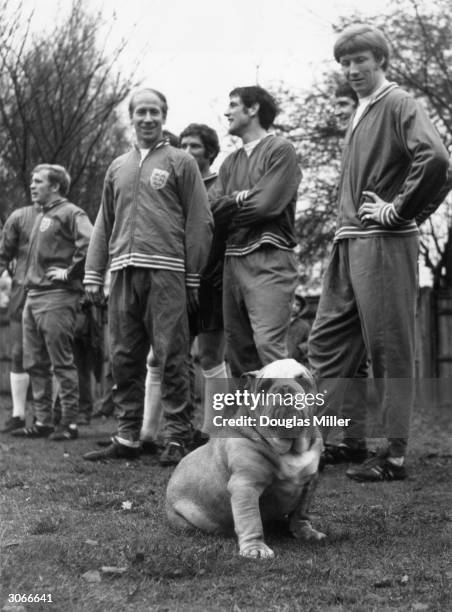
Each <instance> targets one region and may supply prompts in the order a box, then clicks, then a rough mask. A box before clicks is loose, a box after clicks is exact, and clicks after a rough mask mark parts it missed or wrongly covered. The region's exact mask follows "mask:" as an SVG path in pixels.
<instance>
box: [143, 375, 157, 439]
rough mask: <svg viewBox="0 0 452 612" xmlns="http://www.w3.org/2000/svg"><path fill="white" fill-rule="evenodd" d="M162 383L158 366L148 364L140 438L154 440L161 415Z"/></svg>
mask: <svg viewBox="0 0 452 612" xmlns="http://www.w3.org/2000/svg"><path fill="white" fill-rule="evenodd" d="M161 397H162V385H161V375H160V368H159V366H148V371H147V374H146V383H145V386H144V411H143V423H142V425H141V432H140V439H141V440H155V439H156V438H157V433H158V430H159V426H160V419H161V416H162V404H161V401H160V400H161Z"/></svg>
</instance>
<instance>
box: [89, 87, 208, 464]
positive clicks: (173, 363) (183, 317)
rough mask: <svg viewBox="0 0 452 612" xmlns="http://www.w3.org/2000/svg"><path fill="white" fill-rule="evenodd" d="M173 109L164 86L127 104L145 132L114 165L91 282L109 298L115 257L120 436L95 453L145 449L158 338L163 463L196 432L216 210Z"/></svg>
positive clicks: (112, 314) (113, 320)
mask: <svg viewBox="0 0 452 612" xmlns="http://www.w3.org/2000/svg"><path fill="white" fill-rule="evenodd" d="M167 110H168V105H167V101H166V98H165V96H164V95H163V94H162V93H160V92H159V91H156V90H154V89H140V90H138V91H136V92H134V94H133V95H132V97H131V100H130V104H129V114H130V119H131V122H132V125H133V127H134V130H135V134H136V140H137V142H136V145H135V146H134V148H133V150H132V151H130V152H129V153H126V154H125V155H122V156H120V157H118V158H117V159H115V160H114V161H113V163H112V164H111V166H110V167H109V169H108V171H107V174H106V177H105V183H104V192H103V197H102V204H101V208H100V210H99V213H98V216H97V219H96V223H95V228H94V233H93V237H92V240H91V243H90V246H89V250H88V256H87V263H86V273H85V281H84V282H85V288H86V292H87V295H88V296H89V298H90V299H91V300H92V301H93V302H98V301H99V300H100V299H101V298H102V285H103V278H104V274H105V271H106V268H107V264H108V263H109V262H110V265H111V285H110V294H109V300H108V315H109V334H110V347H111V361H112V374H113V381H114V383H115V386H114V388H113V399H114V402H115V404H116V405H117V406H118V407H119V410H120V413H119V421H118V433H117V435H116V436H115V437H114V438H113V440H112V444H111V445H110V446H109V447H107V448H104V449H102V450H99V451H93V452H91V453H88V454H86V455H85V456H84V458H85V459H87V460H89V461H98V460H104V459H121V458H125V459H133V458H135V457H137V456H138V455H139V452H140V429H141V423H142V417H143V401H144V381H145V376H146V355H147V353H148V351H149V346H150V345H152V348H153V351H154V355H155V357H156V359H157V361H158V363H159V366H160V368H161V372H162V404H163V413H164V423H163V436H164V441H165V446H164V449H163V452H162V454H161V456H160V463H161V464H162V465H173V464H176V463H178V461H179V460H180V459H181V458H182V457H183V455H184V454H185V450H186V446H187V443H189V442H190V438H191V431H192V426H191V421H190V403H189V379H188V361H187V360H188V343H189V339H188V323H187V302H188V309H189V310H191V311H194V310H195V309H196V307H197V299H198V298H197V294H198V287H199V282H200V278H201V273H202V271H203V268H204V266H205V264H206V262H207V258H208V255H209V249H210V243H211V234H212V216H211V213H210V208H209V204H208V201H207V194H206V190H205V188H204V185H203V181H202V178H201V174H200V172H199V169H198V166H197V164H196V161H195V160H194V159H193V158H192V157H191V156H190V155H188V154H187V153H185V152H184V151H181V150H180V149H176V148H174V147H172V146H171V145H170V144H169V143H168V140H167V139H166V138H164V136H163V134H162V131H163V125H164V123H165V120H166V115H167Z"/></svg>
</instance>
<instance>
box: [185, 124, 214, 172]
mask: <svg viewBox="0 0 452 612" xmlns="http://www.w3.org/2000/svg"><path fill="white" fill-rule="evenodd" d="M186 136H197V137H198V138H199V139H200V141H201V142H202V144H203V145H204V148H205V150H206V157H207V159H208V160H209V162H210V163H212V162H213V161H214V159H215V158H216V156H217V155H218V153H219V152H220V143H219V141H218V134H217V133H216V131H215V130H213V129H212V128H211V127H209V126H208V125H206V124H205V123H190V125H188V126H187V127H186V128H185V130H183V132H181V134H180V136H179V138H180V140H181V141H182V139H183V138H185V137H186Z"/></svg>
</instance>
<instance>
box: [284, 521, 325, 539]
mask: <svg viewBox="0 0 452 612" xmlns="http://www.w3.org/2000/svg"><path fill="white" fill-rule="evenodd" d="M290 532H291V533H292V535H293V536H294V537H295V538H297V540H304V541H305V542H320V541H321V540H324V539H325V538H326V535H325V534H324V533H322V532H321V531H317V530H316V529H314V527H313V526H312V525H311V522H310V521H297V522H294V523H291V524H290Z"/></svg>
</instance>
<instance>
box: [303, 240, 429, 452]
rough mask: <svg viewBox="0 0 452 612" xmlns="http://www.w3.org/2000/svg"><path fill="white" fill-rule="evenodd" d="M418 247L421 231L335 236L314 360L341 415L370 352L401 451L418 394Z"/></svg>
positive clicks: (386, 417)
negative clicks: (339, 238)
mask: <svg viewBox="0 0 452 612" xmlns="http://www.w3.org/2000/svg"><path fill="white" fill-rule="evenodd" d="M418 246H419V239H418V237H417V236H407V237H402V236H394V235H389V234H388V235H376V236H371V237H366V238H348V239H342V240H339V241H337V242H336V243H334V245H333V251H332V254H331V258H330V262H329V265H328V268H327V271H326V273H325V277H324V282H323V289H322V294H321V297H320V302H319V306H318V310H317V316H316V319H315V321H314V325H313V328H312V331H311V335H310V340H309V361H310V364H311V367H312V368H313V370H314V373H315V375H316V377H317V379H318V380H319V381H321V382H319V385H320V386H319V390H321V391H326V402H327V406H328V412H329V413H333V414H340V413H341V408H342V402H343V399H344V392H345V390H346V389H347V387H348V388H350V384H351V381H350V380H349V379H352V378H354V377H355V376H356V375H357V372H358V369H359V366H360V364H362V362H363V360H364V359H365V357H366V351H367V353H368V355H369V357H370V359H371V364H372V371H373V376H374V378H375V380H374V383H375V389H376V393H377V398H378V402H377V404H378V409H379V411H380V415H379V416H380V417H381V419H382V426H383V429H382V434H383V435H384V437H386V438H388V440H389V452H390V455H392V456H394V457H396V456H397V457H400V456H403V455H405V451H406V446H407V439H408V431H409V422H410V415H411V408H412V403H413V396H414V369H415V316H416V300H417V288H418V263H417V257H418ZM322 379H324V380H322ZM361 384H362V381H361ZM362 409H363V411H365V410H366V406H363V407H362ZM358 430H359V427H358ZM344 433H345V436H348V435H349V434H347V431H345V432H344ZM358 435H359V432H358ZM378 437H380V436H378Z"/></svg>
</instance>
